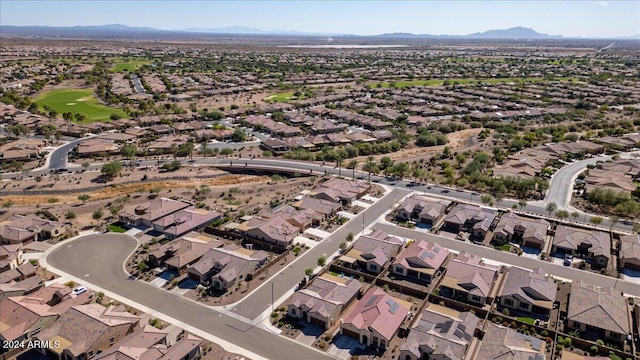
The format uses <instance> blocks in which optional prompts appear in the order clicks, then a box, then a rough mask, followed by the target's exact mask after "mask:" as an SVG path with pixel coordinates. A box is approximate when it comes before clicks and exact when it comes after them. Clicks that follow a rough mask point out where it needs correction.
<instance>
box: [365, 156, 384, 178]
mask: <svg viewBox="0 0 640 360" xmlns="http://www.w3.org/2000/svg"><path fill="white" fill-rule="evenodd" d="M362 170H364V171H366V172H367V173H368V174H369V182H371V173H374V174H377V173H378V172H380V169H379V168H378V165H376V163H375V162H373V156H369V158H368V159H367V162H366V163H365V164H364V166H363V167H362Z"/></svg>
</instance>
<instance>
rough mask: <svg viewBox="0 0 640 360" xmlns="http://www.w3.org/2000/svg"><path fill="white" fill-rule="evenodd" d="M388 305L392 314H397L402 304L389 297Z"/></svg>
mask: <svg viewBox="0 0 640 360" xmlns="http://www.w3.org/2000/svg"><path fill="white" fill-rule="evenodd" d="M387 305H389V312H390V313H392V314H395V313H396V311H398V308H399V307H400V305H398V303H397V302H395V301H394V300H393V299H387Z"/></svg>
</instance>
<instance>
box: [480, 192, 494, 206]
mask: <svg viewBox="0 0 640 360" xmlns="http://www.w3.org/2000/svg"><path fill="white" fill-rule="evenodd" d="M480 201H482V203H483V204H485V205H489V206H493V196H491V195H489V194H482V195H481V196H480Z"/></svg>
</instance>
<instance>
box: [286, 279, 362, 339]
mask: <svg viewBox="0 0 640 360" xmlns="http://www.w3.org/2000/svg"><path fill="white" fill-rule="evenodd" d="M361 288H362V284H361V283H360V282H359V281H358V280H356V279H349V278H344V277H342V278H341V277H338V276H335V275H330V274H328V273H325V274H323V275H322V276H320V277H317V278H315V279H314V280H313V281H312V282H311V284H309V286H307V287H306V288H304V289H302V290H299V291H297V292H295V293H294V294H293V295H292V296H291V298H290V299H289V301H287V314H288V315H289V316H291V317H293V318H296V319H303V320H305V321H307V322H309V323H312V324H318V325H321V326H323V327H324V328H325V329H329V328H330V327H331V326H333V325H334V324H335V323H336V321H337V320H338V319H339V318H340V314H341V313H342V311H343V310H344V309H346V308H347V307H348V306H349V304H351V302H352V301H353V300H354V299H355V298H356V295H357V294H358V291H360V289H361Z"/></svg>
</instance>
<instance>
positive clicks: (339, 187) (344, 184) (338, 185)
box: [309, 178, 371, 204]
mask: <svg viewBox="0 0 640 360" xmlns="http://www.w3.org/2000/svg"><path fill="white" fill-rule="evenodd" d="M370 188H371V185H369V184H367V183H366V182H364V181H354V180H345V179H338V178H331V179H329V180H327V181H325V182H323V183H320V184H318V186H316V188H315V189H314V190H313V191H312V192H311V193H310V194H309V195H311V196H312V197H315V198H318V199H325V200H330V201H334V202H339V203H342V204H349V203H351V201H353V200H356V199H359V198H361V197H362V196H363V195H364V194H366V192H367V191H369V189H370Z"/></svg>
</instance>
